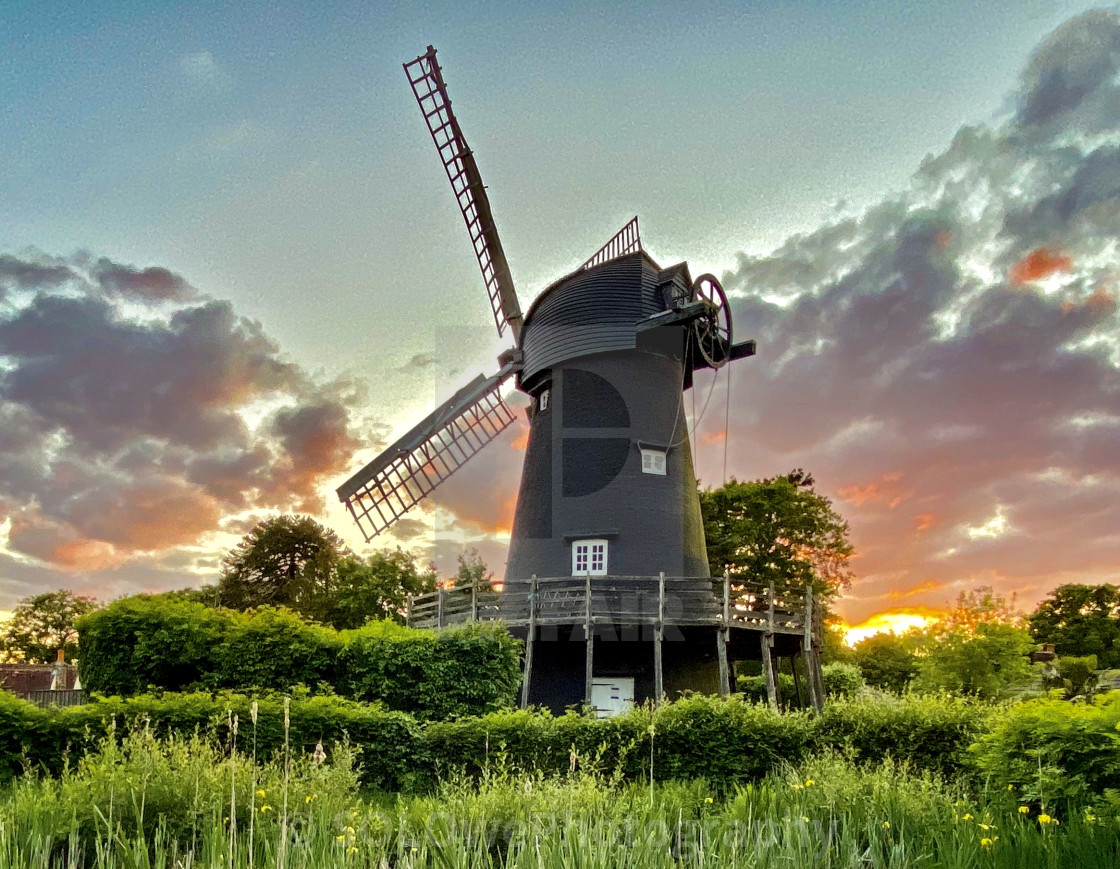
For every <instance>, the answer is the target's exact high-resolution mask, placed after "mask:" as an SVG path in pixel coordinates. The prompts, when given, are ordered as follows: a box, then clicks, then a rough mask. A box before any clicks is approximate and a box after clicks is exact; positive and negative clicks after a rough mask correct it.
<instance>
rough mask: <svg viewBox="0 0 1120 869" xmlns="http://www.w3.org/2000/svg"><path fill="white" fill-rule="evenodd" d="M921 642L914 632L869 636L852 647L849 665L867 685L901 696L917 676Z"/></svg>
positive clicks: (919, 635) (920, 638)
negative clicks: (856, 669) (854, 666)
mask: <svg viewBox="0 0 1120 869" xmlns="http://www.w3.org/2000/svg"><path fill="white" fill-rule="evenodd" d="M922 642H923V638H922V635H921V634H919V633H918V632H917V631H907V632H906V633H904V634H893V633H879V634H872V635H871V636H870V637H868V638H867V639H865V640H861V641H860V642H858V643H856V645H855V647H854V648H853V650H852V663H853V664H855V665H856V666H857V667H859V669H860V672H862V673H863V678H864V680H865V681H866V682H867V684H868V685H872V686H874V687H876V688H882V689H883V690H886V691H894V692H896V693H899V694H901V693H902V692H903V691H904V690H905V689H906V687H907V686H908V685H909V684H910V682H911V681H912V680H913V679H914V677H915V676H917V675H918V660H919V659H918V652H919V649H920V648H921V645H922Z"/></svg>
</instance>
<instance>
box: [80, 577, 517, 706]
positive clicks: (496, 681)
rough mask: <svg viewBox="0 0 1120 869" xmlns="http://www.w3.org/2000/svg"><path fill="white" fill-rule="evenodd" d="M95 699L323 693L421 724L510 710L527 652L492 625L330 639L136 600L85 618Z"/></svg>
mask: <svg viewBox="0 0 1120 869" xmlns="http://www.w3.org/2000/svg"><path fill="white" fill-rule="evenodd" d="M78 629H79V631H80V633H81V638H82V640H81V641H82V650H83V651H82V658H81V661H80V662H79V667H80V671H81V678H82V684H83V685H84V686H85V688H86V690H88V691H96V692H100V693H102V694H114V695H121V696H129V695H133V694H137V693H141V692H144V691H148V690H151V689H159V690H165V691H186V690H197V689H202V688H205V689H210V690H221V689H229V690H236V691H251V690H255V689H264V690H278V691H286V690H290V689H291V688H293V687H294V686H297V685H306V686H311V687H318V686H320V684H324V685H326V686H327V687H328V689H329V690H332V691H334V692H335V693H338V694H341V695H343V696H346V697H350V698H352V699H358V700H364V701H371V702H372V701H377V700H379V701H381V702H383V703H384V704H385V705H386V706H388V707H389V708H391V709H396V710H399V711H404V712H409V713H412V714H414V715H417V716H419V717H421V718H433V717H446V716H450V715H477V714H484V713H487V712H491V711H494V710H496V709H500V708H502V707H505V706H511V705H512V704H513V700H514V697H515V696H516V693H517V688H518V685H519V684H520V648H521V647H520V642H519V641H518V640H515V639H514V638H513V637H511V636H510V634H509V633H508V632H507V631H506V630H505V629H504V628H502V627H500V626H497V625H467V626H464V627H461V628H446V629H443V630H440V631H420V630H414V629H412V628H407V627H404V626H403V625H399V624H397V623H395V622H392V621H384V622H374V623H371V624H369V625H367V626H365V627H363V628H360V629H358V630H354V631H341V632H340V631H335V630H333V629H331V628H325V627H322V626H320V625H315V624H311V623H309V622H306V621H304V620H303V619H301V618H300V617H299V616H298V615H296V614H295V613H292V612H290V611H288V610H284V609H273V608H270V607H264V608H261V609H259V610H256V611H254V612H249V613H241V612H236V611H233V610H222V609H212V608H210V607H207V606H205V605H204V604H201V603H197V602H193V601H188V600H183V599H182V598H178V597H175V596H173V595H156V596H151V597H134V598H126V599H125V600H122V601H117V602H116V603H114V604H111V605H110V606H108V607H106V608H105V609H103V610H100V611H98V612H96V613H91V614H90V615H89V616H87V617H83V618H82V619H80V620H79V622H78Z"/></svg>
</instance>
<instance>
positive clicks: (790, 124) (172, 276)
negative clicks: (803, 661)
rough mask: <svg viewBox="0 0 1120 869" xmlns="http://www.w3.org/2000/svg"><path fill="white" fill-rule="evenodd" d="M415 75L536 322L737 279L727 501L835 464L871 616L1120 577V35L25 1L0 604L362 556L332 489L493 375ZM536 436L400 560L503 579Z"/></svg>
mask: <svg viewBox="0 0 1120 869" xmlns="http://www.w3.org/2000/svg"><path fill="white" fill-rule="evenodd" d="M429 43H431V44H434V45H436V47H437V48H438V49H439V52H440V54H439V57H440V61H441V63H442V65H443V67H444V72H445V78H446V80H447V82H448V87H449V90H450V94H451V98H452V100H453V102H454V105H455V109H456V112H457V114H458V117H459V119H460V122H461V123H462V126H463V129H464V132H465V134H466V137H467V140H468V142H469V143H470V145H471V147H472V149H473V150H474V151H475V154H476V157H477V160H478V163H479V166H480V169H481V172H482V175H483V178H484V179H485V181H486V183H487V185H488V188H489V193H490V198H491V203H492V205H493V209H494V213H495V216H496V219H497V223H498V227H499V230H500V232H501V236H502V239H503V243H504V246H505V250H506V253H507V256H508V258H509V261H510V266H511V269H512V271H513V275H514V278H515V281H516V283H517V286H518V291H519V294H520V296H521V302H522V306H523V307H527V306H528V304H529V303H530V302H531V300H532V298H533V297H534V296H535V295H536V294H537V293H538V292H539V291H540V290H541V289H543V288H544V287H545V286H546V285H547V284H548V283H550V282H551V281H552V280H555V279H556V278H557V277H559V276H561V275H563V274H564V273H566V272H567V271H569V270H571V269H572V268H574V267H575V266H577V265H578V264H579V263H580V262H582V261H583V260H584V259H586V257H587V256H589V255H590V254H591V253H592V252H593V251H594V250H595V249H596V248H598V247H599V246H600V245H601V244H602V243H603V242H604V241H605V240H606V239H607V238H609V237H610V235H612V234H613V233H614V232H615V231H616V230H617V229H618V228H619V227H621V226H622V224H623V223H625V222H626V221H627V220H629V218H630V217H632V216H633V215H635V214H637V215H638V216H639V219H640V221H641V227H642V236H643V240H644V243H645V246H646V249H647V250H648V251H649V252H650V253H651V255H653V256H654V258H655V259H657V260H658V261H659V262H661V263H662V264H663V265H668V264H671V263H673V262H677V261H680V260H686V261H687V262H688V263H689V266H690V269H691V271H692V273H693V274H699V273H701V272H713V273H716V274H717V275H719V276H720V278H721V280H722V282H723V284H724V286H725V288H726V289H727V290H728V292H729V294H730V296H731V299H732V310H733V314H734V321H735V327H736V337H737V339H740V340H741V339H745V338H748V337H751V338H755V339H756V340H757V342H758V348H759V352H758V356H757V357H755V358H753V359H750V360H746V361H742V362H738V363H736V364H735V365H734V366H731V367H730V369H731V370H728V369H725V370H724V371H721V372H720V373H719V374H717V375H715V376H712V375H709V374H701V375H700V376H699V377H698V382H697V388H696V390H695V393H696V401H695V410H693V402H692V401H691V399H690V400H689V401H687V402H686V406H687V407H688V409H689V411H690V425H691V426H692V430H693V434H694V450H695V452H696V455H697V469H698V474H699V476H700V478H701V482H702V483H703V484H711V485H718V484H720V483H722V482H723V481H724V480H725V479H727V478H729V477H732V476H734V477H736V478H739V479H755V478H759V477H765V476H773V475H775V474H779V473H783V472H785V471H788V470H790V469H792V468H794V467H804V468H806V469H808V470H809V471H810V472H811V473H812V474H813V476H814V477H815V479H816V481H817V488H818V491H820V492H822V493H823V494H825V495H826V496H828V497H829V498H831V499H832V501H833V503H834V505H835V506H836V508H837V509H838V511H839V512H840V513H841V514H842V515H843V516H844V517H845V518H846V519H847V520H848V522H849V523H850V526H851V536H852V541H853V544H854V546H855V549H856V556H855V559H854V561H853V568H854V569H855V573H856V580H855V581H854V582H853V584H852V586H851V588H850V589H849V590H848V592H847V594H846V595H845V597H844V598H843V600H842V601H841V602H840V604H839V610H840V612H841V614H842V615H844V616H845V617H846V618H847V619H848V620H849V621H851V622H853V623H856V622H866V621H867V620H869V619H871V620H872V622H871V623H872V624H890V623H891V620H892V618H893V619H895V620H896V621H898V620H899V619H904V618H907V619H911V620H912V619H913V618H914V617H915V616H920V615H922V614H928V613H934V612H936V611H938V610H941V609H944V608H945V607H946V606H947V605H948V604H949V603H950V602H951V601H952V600H953V599H955V598H956V596H957V595H958V594H959V593H960V592H961V591H962V590H968V589H972V588H974V587H977V586H979V585H991V586H994V587H995V588H996V589H997V590H998V591H1000V592H1001V593H1004V594H1007V595H1011V594H1014V595H1016V597H1017V600H1018V601H1019V602H1020V604H1021V605H1022V606H1024V607H1031V606H1033V604H1034V603H1035V602H1036V601H1038V600H1039V599H1040V598H1042V597H1043V596H1044V595H1045V594H1046V593H1047V592H1048V591H1049V590H1050V589H1052V588H1053V587H1054V586H1056V585H1058V584H1060V583H1063V582H1073V581H1078V582H1105V581H1112V582H1117V581H1120V521H1118V517H1120V437H1118V435H1120V387H1118V380H1117V373H1118V367H1120V321H1118V318H1117V313H1116V296H1117V292H1118V291H1120V286H1118V282H1120V252H1118V249H1117V242H1116V239H1117V230H1118V229H1120V217H1118V215H1120V120H1118V119H1120V84H1118V81H1117V71H1118V69H1120V21H1118V19H1117V12H1116V8H1115V7H1112V6H1104V7H1093V6H1090V5H1087V4H1084V3H1077V2H1071V3H1062V2H1041V0H1018V2H1005V0H991V2H988V3H984V4H974V3H964V2H954V0H946V2H942V3H940V4H918V3H901V2H896V3H887V2H879V3H858V2H851V0H847V2H801V3H789V2H755V3H735V4H731V3H727V4H650V3H644V4H641V5H638V4H613V5H612V7H611V9H609V10H605V9H603V8H601V7H600V6H598V5H595V4H579V3H577V4H567V5H563V6H560V5H542V4H534V3H521V4H507V5H502V4H480V3H455V4H440V3H432V4H428V5H426V6H425V8H424V9H423V10H416V9H412V8H409V6H408V5H407V4H400V5H394V4H379V3H370V2H354V3H349V2H329V0H324V2H321V3H317V4H297V3H279V2H270V3H256V2H244V3H239V4H227V3H204V2H192V3H189V4H186V3H183V4H180V3H156V2H128V0H121V2H113V3H108V2H86V3H83V4H74V3H61V2H57V3H56V2H50V0H47V2H34V3H31V2H22V0H14V2H13V0H8V2H5V3H4V4H2V5H0V154H3V155H4V159H3V160H2V161H0V610H2V609H10V607H11V606H12V605H13V604H14V602H15V601H16V600H18V599H20V598H22V597H25V596H27V595H29V594H33V593H37V592H40V591H45V590H52V589H55V588H59V587H68V588H72V589H74V590H75V591H78V592H81V593H89V594H94V595H97V596H99V597H102V598H112V597H116V596H120V595H124V594H129V593H134V592H137V591H143V590H157V589H165V588H178V587H184V586H188V585H197V584H198V583H199V582H203V581H213V579H214V578H215V576H216V573H217V570H218V568H219V564H220V558H221V555H222V553H223V552H224V551H225V550H227V549H228V548H229V547H230V546H231V545H232V544H233V543H234V542H236V540H237V539H238V538H239V536H240V535H241V534H243V533H244V532H245V531H246V530H247V529H248V528H250V527H251V526H252V524H253V523H254V522H255V521H257V520H259V519H260V518H262V517H265V516H268V515H271V514H273V513H275V512H277V511H293V510H296V511H304V512H310V513H312V514H314V515H316V516H317V517H319V518H320V519H321V520H322V521H324V522H325V523H326V524H328V525H330V526H331V527H333V528H335V529H336V530H338V531H339V532H340V533H342V534H343V535H344V536H345V537H346V539H347V540H348V541H349V542H350V543H351V544H352V545H353V546H354V547H355V548H356V549H358V550H360V551H369V550H370V548H371V547H367V546H365V544H363V543H362V542H361V540H360V538H359V536H358V535H357V533H356V531H355V530H354V529H353V528H352V527H351V523H350V520H349V518H348V517H347V515H346V514H345V513H344V512H343V511H342V509H341V508H340V507H339V505H338V504H337V501H336V499H335V498H334V496H333V489H334V487H335V486H337V485H338V484H339V483H340V482H341V481H343V480H344V479H345V478H346V477H348V476H349V474H350V473H351V472H352V471H353V470H355V469H356V468H357V467H360V466H361V464H362V463H363V462H364V461H365V460H368V459H369V458H371V457H372V456H373V455H375V454H376V453H377V451H378V449H379V448H380V447H382V446H384V445H385V444H387V443H388V442H390V441H391V440H392V438H393V437H394V436H395V435H398V434H400V433H401V432H403V431H404V430H406V429H407V428H409V427H410V426H411V425H412V424H413V423H415V422H416V421H417V420H418V419H419V418H421V417H422V416H423V415H424V414H426V413H427V412H429V411H430V410H431V408H432V407H433V405H434V403H435V402H436V401H437V400H439V399H440V398H442V397H445V396H447V395H449V394H450V393H451V392H452V391H453V390H454V389H455V388H456V387H458V386H460V385H462V384H463V383H464V382H466V381H467V380H469V379H470V378H471V377H473V376H474V375H475V374H477V373H479V372H486V373H490V372H492V371H494V370H495V369H496V367H497V365H496V362H495V360H496V357H497V355H498V354H499V353H500V352H501V351H502V350H503V349H504V348H505V346H507V344H506V342H505V341H503V340H502V339H499V338H498V337H497V335H496V334H495V330H494V327H493V322H492V320H491V319H490V314H489V310H488V306H487V302H486V298H485V292H484V289H483V285H482V281H481V278H480V276H479V274H478V269H477V265H476V263H475V261H474V258H473V255H472V251H471V248H470V244H469V241H468V238H467V235H466V232H465V230H464V228H463V226H462V223H461V218H460V217H459V215H458V214H457V212H456V208H455V204H454V200H453V197H452V195H451V191H450V189H449V188H448V185H447V181H446V178H445V177H444V176H443V173H442V170H441V168H440V166H439V164H438V161H437V158H436V154H435V151H434V148H433V147H432V145H431V142H430V140H429V139H428V136H427V132H426V130H425V129H424V126H423V122H422V119H421V117H420V114H419V111H418V110H417V107H416V105H415V103H414V101H413V98H412V95H411V92H410V91H409V88H408V85H407V82H406V81H405V78H404V74H403V72H402V70H401V64H402V63H403V62H405V61H408V60H410V59H412V58H413V57H415V56H417V55H418V54H420V53H422V52H423V51H424V49H425V47H426V46H427V45H428V44H429ZM725 419H726V421H727V423H728V424H727V425H725ZM523 441H524V432H523V431H521V430H519V429H518V427H514V428H513V429H511V430H510V431H509V432H508V433H507V434H506V435H505V436H504V438H503V440H502V441H501V442H500V443H497V444H494V445H493V446H492V447H491V448H490V449H488V450H487V451H485V452H484V453H483V454H481V455H479V456H478V457H476V459H475V460H473V461H472V462H471V464H470V465H468V467H467V468H465V469H464V470H463V471H462V472H461V473H460V474H459V475H457V476H456V477H455V478H454V479H453V480H452V481H450V482H449V483H448V484H446V485H445V486H444V487H443V488H442V489H441V491H440V493H439V497H438V498H437V499H435V500H434V501H433V502H432V503H430V504H426V505H425V507H424V509H423V510H418V511H417V512H416V514H415V516H413V517H410V518H409V519H408V520H406V521H404V522H402V523H399V524H398V526H397V528H396V529H395V533H394V534H393V535H390V536H388V537H385V538H379V539H378V540H377V541H375V545H376V546H382V545H387V546H394V545H398V544H399V545H404V546H407V547H409V548H412V549H414V550H415V551H417V552H418V553H420V554H421V555H422V556H423V557H425V558H434V559H435V560H436V562H437V564H439V565H440V566H441V567H442V568H443V569H445V570H450V569H453V565H454V560H455V555H456V554H457V553H458V552H460V551H462V549H463V547H464V546H465V545H469V546H474V547H477V548H478V550H479V552H480V553H481V554H482V555H483V557H484V558H485V560H486V561H487V562H488V563H489V564H490V566H491V567H492V568H493V569H494V570H495V571H496V572H497V573H498V574H500V573H501V572H502V569H503V566H504V553H505V541H506V540H508V529H509V523H510V517H511V514H512V505H513V500H514V498H515V495H516V488H517V481H518V478H519V475H520V458H519V456H518V452H519V449H520V448H521V447H522V446H523ZM876 618H877V619H878V622H875V621H874V619H876Z"/></svg>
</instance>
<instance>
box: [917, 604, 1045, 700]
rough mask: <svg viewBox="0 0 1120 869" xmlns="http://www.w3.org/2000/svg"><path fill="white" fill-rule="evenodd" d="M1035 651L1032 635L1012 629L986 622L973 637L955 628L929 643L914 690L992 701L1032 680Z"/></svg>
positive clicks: (930, 640)
mask: <svg viewBox="0 0 1120 869" xmlns="http://www.w3.org/2000/svg"><path fill="white" fill-rule="evenodd" d="M1033 647H1034V644H1033V643H1032V642H1031V637H1030V634H1028V633H1027V632H1026V631H1025V630H1023V629H1022V628H1016V627H1012V626H1011V625H1001V624H993V623H987V622H985V623H981V624H978V625H977V626H976V628H975V631H974V632H973V633H969V632H968V631H967V630H965V629H964V628H962V627H954V628H952V629H951V630H949V631H948V632H945V633H941V634H939V635H937V636H935V637H930V639H929V640H928V641H927V642H926V644H925V648H924V655H923V657H921V659H920V661H919V663H918V676H917V678H916V679H915V680H914V687H915V688H916V689H917V690H919V691H956V692H959V693H961V694H972V695H974V696H976V697H980V698H983V699H985V700H993V699H995V698H996V697H998V696H999V695H1000V694H1001V693H1002V692H1003V691H1004V690H1006V689H1007V688H1010V687H1012V686H1014V685H1017V684H1021V683H1023V682H1026V681H1028V680H1029V679H1030V676H1031V665H1030V658H1029V657H1028V656H1029V655H1030V653H1031V650H1032V649H1033Z"/></svg>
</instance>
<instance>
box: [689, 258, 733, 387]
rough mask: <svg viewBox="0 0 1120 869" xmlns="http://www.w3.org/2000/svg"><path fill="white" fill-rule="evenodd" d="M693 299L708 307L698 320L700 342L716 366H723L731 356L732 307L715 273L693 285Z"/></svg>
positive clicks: (702, 276) (702, 351) (703, 350)
mask: <svg viewBox="0 0 1120 869" xmlns="http://www.w3.org/2000/svg"><path fill="white" fill-rule="evenodd" d="M692 293H693V296H692V297H693V299H694V300H695V301H697V302H704V303H705V305H706V308H707V310H706V311H705V313H704V315H703V316H701V317H700V318H699V319H698V320H696V322H695V325H694V326H693V328H694V329H695V330H696V345H697V347H699V349H700V355H701V356H703V357H704V361H705V362H707V363H708V364H709V365H710V366H711V367H712V368H720V367H722V366H723V365H724V364H725V363H726V362H727V360H728V359H729V358H730V356H731V308H730V306H729V305H728V304H727V295H726V293H724V292H723V287H721V286H720V285H719V281H717V280H716V279H715V276H714V275H700V277H698V278H697V279H696V280H695V281H694V282H693V284H692Z"/></svg>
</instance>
